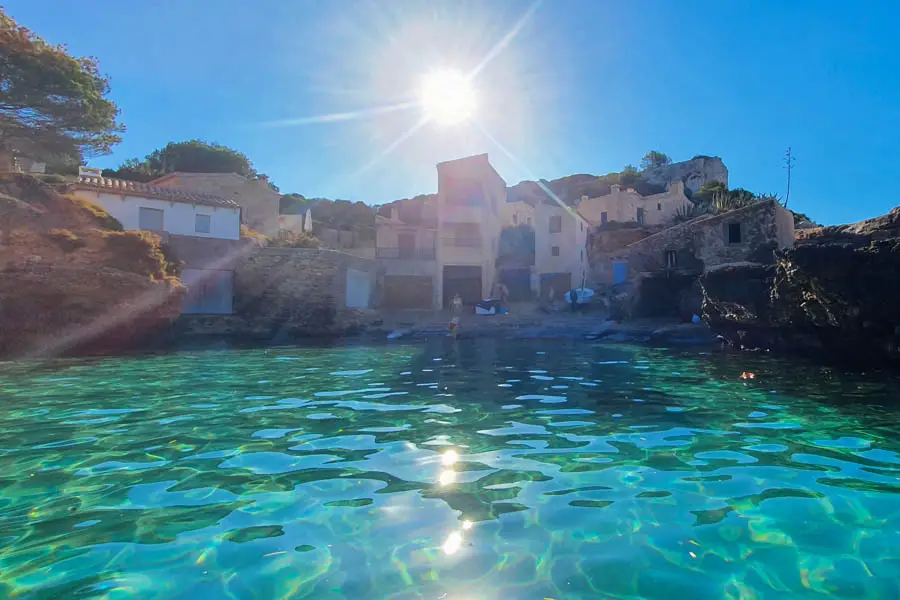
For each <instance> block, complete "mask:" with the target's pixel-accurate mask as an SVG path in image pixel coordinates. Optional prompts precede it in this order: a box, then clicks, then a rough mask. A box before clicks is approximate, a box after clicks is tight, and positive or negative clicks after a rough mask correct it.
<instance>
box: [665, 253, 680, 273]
mask: <svg viewBox="0 0 900 600" xmlns="http://www.w3.org/2000/svg"><path fill="white" fill-rule="evenodd" d="M677 266H678V253H677V252H675V251H674V250H666V268H668V269H672V268H674V267H677Z"/></svg>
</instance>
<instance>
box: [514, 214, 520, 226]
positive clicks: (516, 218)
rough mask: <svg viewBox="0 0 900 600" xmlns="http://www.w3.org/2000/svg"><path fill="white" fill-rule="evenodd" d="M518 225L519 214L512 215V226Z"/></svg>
mask: <svg viewBox="0 0 900 600" xmlns="http://www.w3.org/2000/svg"><path fill="white" fill-rule="evenodd" d="M518 224H519V213H513V225H518Z"/></svg>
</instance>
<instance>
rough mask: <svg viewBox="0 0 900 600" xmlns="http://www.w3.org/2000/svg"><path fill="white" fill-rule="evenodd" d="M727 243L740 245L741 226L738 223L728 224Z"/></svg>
mask: <svg viewBox="0 0 900 600" xmlns="http://www.w3.org/2000/svg"><path fill="white" fill-rule="evenodd" d="M728 243H729V244H740V243H741V224H740V223H729V224H728Z"/></svg>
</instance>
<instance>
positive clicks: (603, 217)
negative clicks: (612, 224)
mask: <svg viewBox="0 0 900 600" xmlns="http://www.w3.org/2000/svg"><path fill="white" fill-rule="evenodd" d="M607 221H609V215H608V214H607V212H606V211H605V210H604V211H603V212H602V213H600V224H601V225H603V224H604V223H606V222H607Z"/></svg>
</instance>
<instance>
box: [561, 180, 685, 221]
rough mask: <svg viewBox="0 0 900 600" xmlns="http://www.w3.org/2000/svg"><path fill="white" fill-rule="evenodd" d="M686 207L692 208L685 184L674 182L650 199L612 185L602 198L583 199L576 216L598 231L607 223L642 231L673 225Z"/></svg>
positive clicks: (632, 190)
mask: <svg viewBox="0 0 900 600" xmlns="http://www.w3.org/2000/svg"><path fill="white" fill-rule="evenodd" d="M685 206H691V201H690V200H689V199H688V197H687V196H686V195H685V193H684V182H682V181H681V180H677V181H673V182H672V183H670V184H669V185H668V189H666V191H665V192H662V193H660V194H653V195H650V196H642V195H641V194H639V193H638V192H636V191H635V190H634V189H632V188H624V189H623V188H622V186H620V185H611V186H610V193H609V194H607V195H605V196H598V197H596V198H582V200H581V202H580V203H579V204H578V212H579V213H580V215H581V216H582V217H583V218H584V219H586V220H587V221H588V222H589V223H590V224H591V225H594V226H598V227H599V226H603V225H605V224H606V223H609V222H618V223H626V222H634V223H637V224H638V226H641V227H652V226H655V225H666V224H670V223H674V222H675V216H676V214H677V212H678V210H679V209H682V208H683V207H685Z"/></svg>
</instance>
